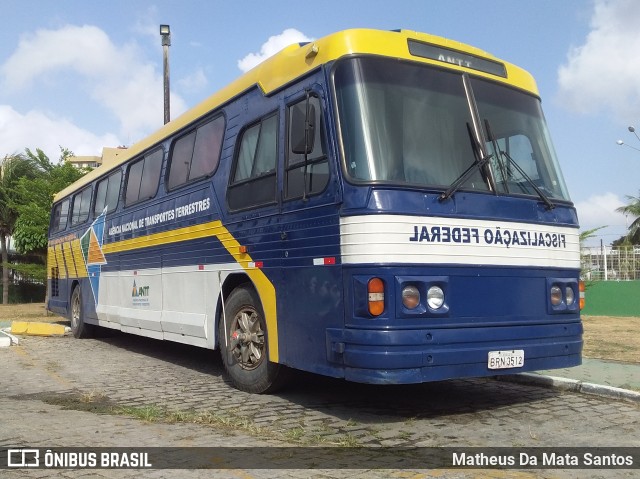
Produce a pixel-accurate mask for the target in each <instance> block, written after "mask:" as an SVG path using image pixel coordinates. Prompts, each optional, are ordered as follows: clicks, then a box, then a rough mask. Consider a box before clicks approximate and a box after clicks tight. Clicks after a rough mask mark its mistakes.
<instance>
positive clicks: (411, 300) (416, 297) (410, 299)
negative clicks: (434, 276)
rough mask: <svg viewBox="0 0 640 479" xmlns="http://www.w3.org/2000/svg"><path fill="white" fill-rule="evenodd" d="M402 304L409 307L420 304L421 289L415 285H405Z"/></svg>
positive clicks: (412, 307)
mask: <svg viewBox="0 0 640 479" xmlns="http://www.w3.org/2000/svg"><path fill="white" fill-rule="evenodd" d="M402 304H403V305H404V307H405V308H407V309H414V308H416V307H417V306H418V305H419V304H420V291H418V288H416V287H415V286H405V287H404V288H403V289H402Z"/></svg>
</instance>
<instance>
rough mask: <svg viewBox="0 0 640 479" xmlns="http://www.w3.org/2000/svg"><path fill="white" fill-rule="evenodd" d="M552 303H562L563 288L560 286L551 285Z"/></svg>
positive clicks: (556, 304) (555, 304)
mask: <svg viewBox="0 0 640 479" xmlns="http://www.w3.org/2000/svg"><path fill="white" fill-rule="evenodd" d="M550 293H551V304H552V305H554V306H558V305H559V304H560V303H562V290H561V289H560V286H551V291H550Z"/></svg>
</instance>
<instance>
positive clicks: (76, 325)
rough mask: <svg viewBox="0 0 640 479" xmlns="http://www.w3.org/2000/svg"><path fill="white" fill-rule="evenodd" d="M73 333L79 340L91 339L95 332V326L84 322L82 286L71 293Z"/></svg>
mask: <svg viewBox="0 0 640 479" xmlns="http://www.w3.org/2000/svg"><path fill="white" fill-rule="evenodd" d="M71 332H72V333H73V335H74V336H75V337H76V338H79V339H84V338H90V337H91V336H93V332H94V327H93V325H91V324H87V323H85V322H84V312H83V308H82V289H81V287H80V285H78V286H76V287H75V288H74V289H73V293H71Z"/></svg>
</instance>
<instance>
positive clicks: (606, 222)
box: [575, 193, 626, 230]
mask: <svg viewBox="0 0 640 479" xmlns="http://www.w3.org/2000/svg"><path fill="white" fill-rule="evenodd" d="M625 205H626V203H624V202H623V201H622V200H621V199H620V198H618V196H617V195H616V194H614V193H604V194H599V195H593V196H591V197H589V198H587V199H586V200H584V201H579V202H577V203H576V205H575V206H576V210H577V211H578V219H579V220H580V227H581V229H582V230H587V229H592V228H598V227H600V226H626V223H625V221H626V220H625V217H624V215H623V214H622V213H618V212H616V208H619V207H620V206H625Z"/></svg>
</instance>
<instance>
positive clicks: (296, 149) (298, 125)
mask: <svg viewBox="0 0 640 479" xmlns="http://www.w3.org/2000/svg"><path fill="white" fill-rule="evenodd" d="M315 118H316V107H315V105H312V104H309V117H308V118H307V104H306V102H305V103H302V102H301V103H298V104H297V105H294V106H293V111H292V112H291V152H292V153H295V154H296V155H308V154H309V153H311V152H312V151H313V144H314V143H315V140H316V127H315ZM305 136H306V141H305Z"/></svg>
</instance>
